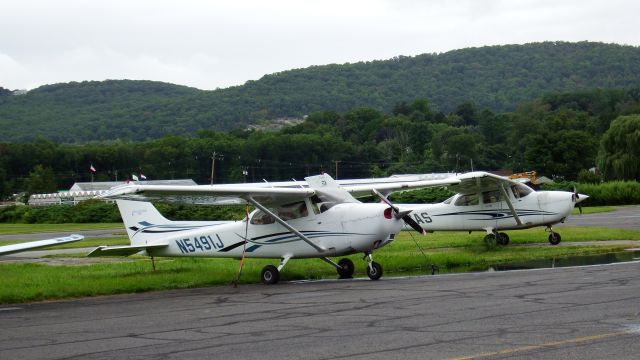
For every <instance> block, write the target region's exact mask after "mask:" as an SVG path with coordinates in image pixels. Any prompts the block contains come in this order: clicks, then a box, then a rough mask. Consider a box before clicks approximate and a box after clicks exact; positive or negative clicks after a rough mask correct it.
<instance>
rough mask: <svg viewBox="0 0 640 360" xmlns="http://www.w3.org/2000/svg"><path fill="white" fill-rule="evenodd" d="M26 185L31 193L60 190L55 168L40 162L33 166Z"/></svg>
mask: <svg viewBox="0 0 640 360" xmlns="http://www.w3.org/2000/svg"><path fill="white" fill-rule="evenodd" d="M25 185H26V187H27V192H28V193H30V194H37V193H52V192H56V191H57V190H58V185H57V184H56V180H55V176H54V174H53V170H51V168H50V167H46V168H45V167H43V166H42V165H40V164H38V165H36V166H34V167H33V170H32V171H31V172H30V173H29V177H28V178H27V181H26V184H25Z"/></svg>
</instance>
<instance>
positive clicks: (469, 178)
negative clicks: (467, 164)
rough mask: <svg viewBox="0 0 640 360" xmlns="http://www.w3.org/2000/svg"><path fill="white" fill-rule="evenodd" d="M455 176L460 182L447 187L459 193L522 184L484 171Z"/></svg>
mask: <svg viewBox="0 0 640 360" xmlns="http://www.w3.org/2000/svg"><path fill="white" fill-rule="evenodd" d="M456 178H457V179H459V180H460V182H459V183H458V184H455V185H451V186H450V188H449V189H450V190H451V191H455V192H457V193H461V194H471V193H479V192H484V191H493V190H499V189H500V187H501V186H504V187H507V188H508V187H510V186H512V185H518V186H522V184H521V183H520V182H518V181H514V180H511V179H509V178H506V177H503V176H499V175H495V174H491V173H488V172H484V171H476V172H469V173H465V174H461V175H458V176H456Z"/></svg>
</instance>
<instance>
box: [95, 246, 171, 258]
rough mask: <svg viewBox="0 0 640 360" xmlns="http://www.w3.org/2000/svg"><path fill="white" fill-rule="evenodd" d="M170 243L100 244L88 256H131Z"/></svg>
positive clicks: (160, 247)
mask: <svg viewBox="0 0 640 360" xmlns="http://www.w3.org/2000/svg"><path fill="white" fill-rule="evenodd" d="M167 246H169V245H168V244H159V245H138V246H98V247H97V248H95V249H94V250H93V251H92V252H90V253H89V254H88V255H87V256H92V257H96V256H131V255H133V254H137V253H139V252H140V251H143V250H153V249H162V248H165V247H167Z"/></svg>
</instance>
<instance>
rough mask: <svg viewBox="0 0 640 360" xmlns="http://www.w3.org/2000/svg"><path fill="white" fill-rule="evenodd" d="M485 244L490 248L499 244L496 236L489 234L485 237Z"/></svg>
mask: <svg viewBox="0 0 640 360" xmlns="http://www.w3.org/2000/svg"><path fill="white" fill-rule="evenodd" d="M484 242H485V243H486V244H487V246H488V247H490V248H492V247H495V246H496V243H497V239H496V236H495V235H494V234H487V236H485V237H484Z"/></svg>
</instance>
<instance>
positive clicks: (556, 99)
mask: <svg viewBox="0 0 640 360" xmlns="http://www.w3.org/2000/svg"><path fill="white" fill-rule="evenodd" d="M638 134H640V90H639V89H631V90H606V91H605V90H596V91H589V92H577V93H561V94H556V95H549V96H545V97H543V98H541V99H539V100H536V101H531V102H527V103H523V104H521V105H520V106H519V107H518V109H517V110H516V111H514V112H505V113H494V112H492V111H491V110H489V109H480V108H478V107H477V105H475V104H474V103H472V102H463V103H461V104H459V105H458V106H456V107H455V108H454V109H453V111H451V112H450V113H446V114H445V113H443V112H441V111H435V110H434V109H433V108H432V107H431V104H430V102H429V101H428V100H427V99H416V100H412V101H401V102H397V103H396V104H394V106H393V107H392V108H391V109H389V111H388V112H387V113H385V112H381V111H379V110H376V109H373V108H354V109H352V110H350V111H347V112H344V113H339V112H335V111H320V112H315V113H312V114H310V115H309V116H308V117H307V118H306V119H305V121H304V122H302V123H301V124H298V125H295V126H290V127H285V128H283V129H282V130H280V131H260V130H232V131H229V132H221V131H212V130H208V131H205V130H201V131H199V132H198V134H197V135H196V136H176V135H171V136H165V137H162V138H160V139H153V140H146V141H131V140H109V141H100V142H88V143H84V144H57V143H54V142H52V141H50V140H47V139H44V138H39V139H36V140H35V141H33V142H28V143H6V142H5V143H0V191H1V192H0V195H1V196H2V198H7V197H8V196H10V195H11V194H14V193H17V192H20V191H28V192H31V193H38V192H53V191H56V190H58V189H68V188H69V187H70V186H71V185H72V184H73V183H74V182H88V181H90V179H91V177H92V176H93V177H94V180H95V181H116V180H117V181H125V180H127V179H131V177H132V175H137V176H139V174H140V173H144V174H145V176H146V177H147V178H148V179H178V178H190V179H194V180H195V181H196V182H198V183H200V184H207V183H210V182H215V183H227V182H243V181H247V182H260V181H263V180H264V179H266V180H269V181H271V180H287V179H292V178H294V179H302V178H303V177H305V176H308V175H314V174H318V173H320V172H326V173H329V174H331V175H333V176H334V177H338V178H361V177H380V176H386V175H390V174H393V173H428V172H461V171H468V170H471V169H476V170H477V169H482V170H497V169H505V168H506V169H512V170H514V171H528V170H536V171H538V173H540V174H542V175H546V176H549V177H553V178H556V179H564V180H576V179H583V180H585V179H586V180H589V181H591V180H593V178H594V177H595V178H596V179H599V178H600V175H594V174H592V173H590V172H589V171H588V169H590V168H593V167H596V166H597V165H598V167H599V168H600V170H601V171H602V178H604V179H621V180H634V179H635V180H637V179H638V178H640V174H639V169H638V164H639V163H640V162H639V161H638V159H639V158H640V153H639V150H638V149H640V136H639V135H638ZM214 153H215V154H216V160H215V169H213V170H214V171H212V163H213V159H212V156H213V154H214ZM90 166H93V167H94V168H95V169H96V172H95V173H92V172H91V171H90V170H89V168H90ZM212 175H213V177H214V178H212Z"/></svg>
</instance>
